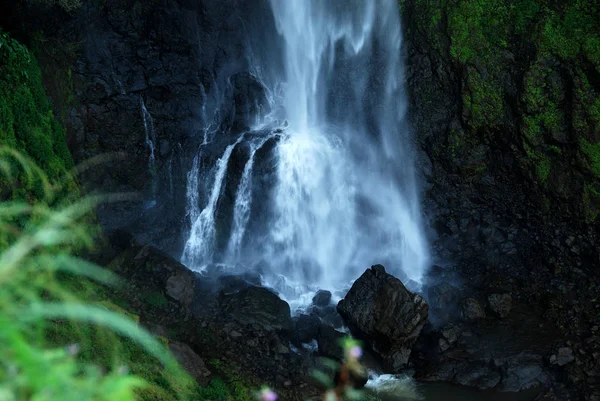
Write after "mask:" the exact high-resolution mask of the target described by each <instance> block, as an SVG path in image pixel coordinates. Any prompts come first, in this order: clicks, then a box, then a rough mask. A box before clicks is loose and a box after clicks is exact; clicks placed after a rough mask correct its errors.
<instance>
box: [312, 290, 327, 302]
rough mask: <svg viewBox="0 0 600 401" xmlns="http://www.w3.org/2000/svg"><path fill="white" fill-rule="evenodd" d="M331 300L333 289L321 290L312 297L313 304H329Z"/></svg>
mask: <svg viewBox="0 0 600 401" xmlns="http://www.w3.org/2000/svg"><path fill="white" fill-rule="evenodd" d="M330 302H331V291H327V290H319V291H317V293H316V294H315V296H314V297H313V299H312V303H313V305H316V306H327V305H329V303H330Z"/></svg>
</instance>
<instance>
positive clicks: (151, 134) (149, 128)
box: [140, 97, 156, 201]
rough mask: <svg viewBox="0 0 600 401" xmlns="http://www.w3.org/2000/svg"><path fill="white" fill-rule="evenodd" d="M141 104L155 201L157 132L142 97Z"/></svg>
mask: <svg viewBox="0 0 600 401" xmlns="http://www.w3.org/2000/svg"><path fill="white" fill-rule="evenodd" d="M140 104H141V108H142V121H143V122H144V133H145V142H146V146H147V147H148V151H149V152H150V155H149V156H148V170H149V171H150V175H151V176H152V184H151V185H152V198H153V201H154V199H155V198H156V157H155V155H154V149H155V146H154V144H155V143H156V131H155V130H154V120H153V119H152V115H151V114H150V112H148V109H147V108H146V104H145V103H144V99H142V97H140Z"/></svg>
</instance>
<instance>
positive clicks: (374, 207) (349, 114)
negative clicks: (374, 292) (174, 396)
mask: <svg viewBox="0 0 600 401" xmlns="http://www.w3.org/2000/svg"><path fill="white" fill-rule="evenodd" d="M269 3H270V7H271V11H272V13H273V17H274V20H275V24H276V30H277V33H278V34H279V36H280V40H281V41H282V43H283V46H282V48H283V54H273V59H275V58H280V59H282V60H283V63H282V64H283V68H282V69H276V68H271V64H275V63H265V65H253V66H252V68H251V70H253V71H260V72H261V73H260V77H259V76H258V74H255V75H257V76H256V78H258V79H259V80H261V83H262V84H263V86H265V90H266V92H267V93H268V94H273V93H281V96H268V98H269V102H270V105H269V106H270V110H271V114H269V110H264V111H263V110H262V109H261V108H260V107H257V108H256V109H257V110H258V111H257V114H261V115H257V116H255V121H256V122H257V124H256V126H255V127H254V133H253V135H248V134H247V133H240V134H239V136H238V137H237V138H234V139H232V140H231V141H230V142H229V144H228V145H227V146H226V147H225V150H224V151H222V153H221V156H220V157H219V158H218V161H217V162H216V164H215V163H213V165H212V168H211V170H210V171H203V167H201V165H202V163H200V160H199V159H200V158H201V157H203V156H202V152H204V151H205V150H206V149H207V147H208V146H209V144H207V143H208V142H209V138H208V137H207V136H206V131H205V132H204V138H203V145H202V146H201V147H200V150H199V153H198V155H196V158H195V159H194V162H193V166H192V169H191V170H190V172H189V174H188V189H187V194H188V195H187V201H188V218H189V224H190V231H189V237H188V239H187V241H186V244H185V249H184V252H183V256H182V261H183V262H184V263H185V264H186V265H187V266H189V267H190V268H191V269H193V270H197V271H203V270H205V269H206V267H207V266H209V265H211V264H224V265H228V266H236V265H237V266H238V267H239V266H245V267H246V268H248V269H252V268H256V269H258V271H259V272H260V274H261V275H262V278H263V283H265V284H266V285H270V286H272V287H274V288H275V289H276V290H277V291H279V293H280V294H281V296H282V297H283V298H285V299H286V300H288V301H289V302H290V303H291V304H292V307H294V306H300V305H302V303H304V302H306V300H307V299H310V294H311V293H312V292H313V291H315V290H317V289H319V288H323V289H329V290H332V291H334V292H335V291H338V294H341V295H343V291H344V290H345V289H347V288H348V285H349V284H350V283H351V281H352V280H354V279H356V278H357V277H358V276H359V275H360V274H361V273H362V272H363V271H364V270H365V269H366V268H367V267H369V266H370V265H372V264H374V263H382V264H384V265H386V268H387V269H388V271H389V272H391V273H392V274H395V275H396V276H398V277H400V278H402V279H403V280H404V281H405V282H407V283H409V285H413V286H415V287H418V285H419V283H420V282H421V280H422V278H423V275H424V273H425V272H426V268H427V265H428V248H427V243H426V240H425V238H424V234H423V230H422V226H421V212H420V207H419V196H418V187H417V183H416V180H415V172H414V160H413V150H412V144H411V135H410V131H409V129H408V126H407V124H406V121H405V110H406V97H405V94H404V88H403V76H402V73H403V65H402V59H401V43H402V36H401V29H400V18H399V10H398V8H397V2H396V1H395V0H381V1H373V0H353V1H351V2H348V1H347V0H331V1H322V0H270V1H269ZM255 63H259V62H258V61H255ZM203 93H204V92H203ZM203 97H206V95H203ZM274 110H277V112H278V113H280V110H284V111H283V116H281V115H277V116H276V115H275V112H274ZM206 113H207V111H206V110H205V109H203V115H205V116H206ZM258 122H260V126H259V124H258ZM251 131H252V130H251ZM272 141H274V142H275V145H274V146H273V149H272V151H271V153H268V152H267V151H266V150H265V151H264V152H263V151H262V150H264V149H266V147H267V145H268V144H269V143H271V142H272ZM236 147H244V149H246V154H247V155H246V159H245V161H244V165H243V168H241V169H240V171H239V173H238V174H240V175H241V177H240V178H239V184H237V185H238V186H237V189H236V191H235V192H234V193H235V197H234V199H233V201H232V202H233V205H232V206H231V210H230V211H229V213H230V214H232V218H231V223H230V224H229V225H227V224H224V223H222V219H221V218H220V217H219V215H218V213H219V210H220V208H224V207H226V205H227V202H226V201H227V199H226V198H225V195H224V193H225V192H227V191H225V189H226V186H227V185H228V182H227V177H228V175H229V174H228V171H227V170H228V168H232V167H231V166H230V164H232V163H233V161H230V159H231V158H232V153H234V150H235V148H236ZM241 149H242V148H240V150H241ZM259 153H260V155H261V156H260V157H259ZM265 155H267V156H265ZM267 158H271V159H272V160H274V164H273V166H274V167H272V168H271V169H270V170H268V167H264V166H265V165H269V164H268V163H264V161H265V160H267ZM271 159H269V160H271ZM260 166H262V167H260ZM261 169H262V170H261ZM265 169H267V170H265ZM266 176H268V177H270V179H271V180H270V181H269V183H268V184H269V185H268V187H265V185H259V183H257V182H256V181H257V180H259V181H260V180H262V181H260V182H263V181H264V179H263V178H264V177H266ZM201 177H202V178H201ZM201 179H202V180H206V179H208V180H209V187H210V190H208V191H205V192H206V193H205V195H204V196H200V195H199V191H200V189H199V184H198V182H199V181H198V180H201ZM258 209H260V210H261V211H262V212H260V213H259V212H258V211H257V210H258ZM265 209H266V211H265ZM223 227H225V228H223ZM222 236H226V237H227V241H226V244H227V245H226V246H225V248H224V249H222V250H218V249H215V246H216V244H217V243H218V242H219V241H218V239H219V238H221V237H222Z"/></svg>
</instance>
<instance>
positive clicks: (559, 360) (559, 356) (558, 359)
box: [550, 347, 575, 366]
mask: <svg viewBox="0 0 600 401" xmlns="http://www.w3.org/2000/svg"><path fill="white" fill-rule="evenodd" d="M574 360H575V356H573V349H572V348H570V347H560V348H559V349H558V350H557V351H556V353H555V354H552V355H551V356H550V363H551V364H552V365H558V366H564V365H566V364H568V363H571V362H573V361H574Z"/></svg>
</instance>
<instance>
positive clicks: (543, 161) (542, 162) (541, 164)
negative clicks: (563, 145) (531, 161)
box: [536, 155, 550, 183]
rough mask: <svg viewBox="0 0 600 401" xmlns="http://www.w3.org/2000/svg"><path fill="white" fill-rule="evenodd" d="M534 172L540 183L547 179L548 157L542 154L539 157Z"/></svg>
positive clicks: (548, 172)
mask: <svg viewBox="0 0 600 401" xmlns="http://www.w3.org/2000/svg"><path fill="white" fill-rule="evenodd" d="M536 172H537V176H538V178H539V179H540V181H541V182H542V183H545V182H546V181H547V180H548V175H549V174H550V158H549V157H548V156H546V155H542V156H540V157H539V160H538V163H537V166H536Z"/></svg>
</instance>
